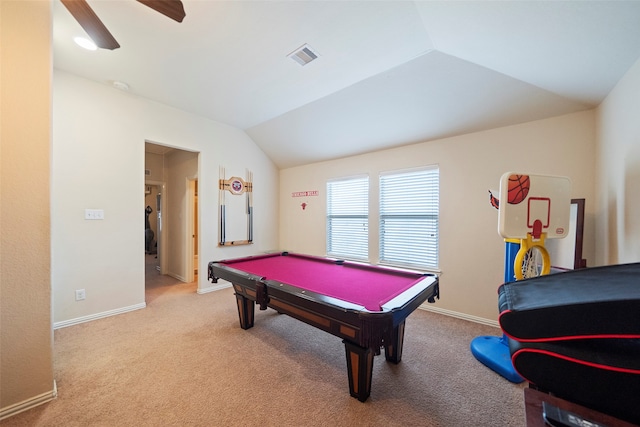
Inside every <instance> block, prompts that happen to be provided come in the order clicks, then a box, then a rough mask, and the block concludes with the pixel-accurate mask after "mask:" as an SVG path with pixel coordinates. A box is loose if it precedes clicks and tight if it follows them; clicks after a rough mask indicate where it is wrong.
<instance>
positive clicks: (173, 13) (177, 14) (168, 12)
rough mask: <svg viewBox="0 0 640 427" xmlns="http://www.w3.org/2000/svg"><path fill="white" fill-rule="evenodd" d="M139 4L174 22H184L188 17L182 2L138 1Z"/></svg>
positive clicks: (168, 0) (170, 0) (171, 0)
mask: <svg viewBox="0 0 640 427" xmlns="http://www.w3.org/2000/svg"><path fill="white" fill-rule="evenodd" d="M138 2H140V3H142V4H144V5H146V6H149V7H150V8H151V9H153V10H155V11H157V12H160V13H162V14H163V15H165V16H168V17H169V18H171V19H173V20H174V21H178V22H182V20H183V19H184V17H185V16H186V13H184V6H183V5H182V2H181V1H180V0H138Z"/></svg>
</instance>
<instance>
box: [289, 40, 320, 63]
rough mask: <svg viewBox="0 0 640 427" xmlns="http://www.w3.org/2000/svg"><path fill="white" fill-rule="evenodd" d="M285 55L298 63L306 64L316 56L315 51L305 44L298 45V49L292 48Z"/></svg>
mask: <svg viewBox="0 0 640 427" xmlns="http://www.w3.org/2000/svg"><path fill="white" fill-rule="evenodd" d="M287 56H288V57H289V58H291V59H293V60H294V61H296V62H297V63H298V64H300V65H307V64H308V63H309V62H311V61H313V60H314V59H316V58H318V54H317V52H315V51H314V50H313V48H311V46H309V45H307V44H305V45H302V46H300V47H299V48H298V49H296V50H294V51H293V52H291V53H290V54H289V55H287Z"/></svg>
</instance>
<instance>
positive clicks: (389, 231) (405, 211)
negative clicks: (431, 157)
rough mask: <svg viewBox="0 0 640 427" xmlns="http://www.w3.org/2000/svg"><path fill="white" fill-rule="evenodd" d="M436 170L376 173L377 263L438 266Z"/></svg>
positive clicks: (435, 168)
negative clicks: (378, 236) (378, 256)
mask: <svg viewBox="0 0 640 427" xmlns="http://www.w3.org/2000/svg"><path fill="white" fill-rule="evenodd" d="M439 176H440V173H439V169H438V168H437V167H432V168H428V169H421V170H416V171H411V172H403V173H389V174H384V175H381V176H380V263H383V264H392V265H398V266H406V267H414V268H420V269H424V268H429V269H436V268H438V222H439V221H438V205H439V181H440V179H439Z"/></svg>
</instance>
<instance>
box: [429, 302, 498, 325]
mask: <svg viewBox="0 0 640 427" xmlns="http://www.w3.org/2000/svg"><path fill="white" fill-rule="evenodd" d="M419 308H420V309H421V310H426V311H432V312H434V313H438V314H444V315H445V316H450V317H456V318H458V319H462V320H468V321H469V322H474V323H480V324H482V325H487V326H493V327H494V328H500V324H499V323H498V321H497V320H490V319H485V318H484V317H477V316H472V315H470V314H465V313H460V312H457V311H452V310H447V309H444V308H440V307H432V306H430V305H426V304H423V305H421V306H420V307H419Z"/></svg>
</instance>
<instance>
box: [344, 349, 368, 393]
mask: <svg viewBox="0 0 640 427" xmlns="http://www.w3.org/2000/svg"><path fill="white" fill-rule="evenodd" d="M343 342H344V348H345V351H346V354H347V371H348V374H349V393H351V396H353V397H355V398H357V399H358V400H359V401H360V402H364V401H365V400H367V398H368V397H369V395H370V394H371V376H372V374H373V356H374V351H373V349H371V348H364V347H360V346H359V345H356V344H354V343H351V342H349V341H343Z"/></svg>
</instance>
